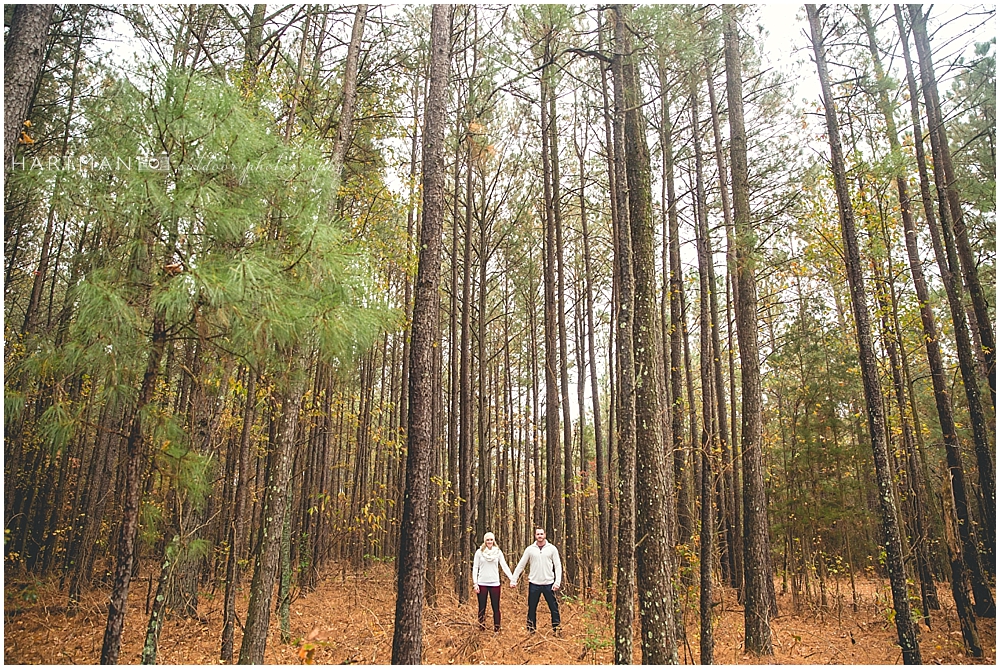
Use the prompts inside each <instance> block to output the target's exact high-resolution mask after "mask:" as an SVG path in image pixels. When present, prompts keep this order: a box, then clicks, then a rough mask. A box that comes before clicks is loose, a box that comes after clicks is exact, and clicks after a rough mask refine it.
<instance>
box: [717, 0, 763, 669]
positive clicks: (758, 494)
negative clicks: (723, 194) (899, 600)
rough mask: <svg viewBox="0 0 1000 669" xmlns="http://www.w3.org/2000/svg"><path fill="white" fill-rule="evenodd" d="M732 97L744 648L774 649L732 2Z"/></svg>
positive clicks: (752, 248) (753, 245)
mask: <svg viewBox="0 0 1000 669" xmlns="http://www.w3.org/2000/svg"><path fill="white" fill-rule="evenodd" d="M725 53H726V103H727V106H728V108H729V141H730V148H729V151H730V154H729V155H730V165H731V168H732V171H733V245H734V247H735V256H736V286H735V290H734V293H735V295H736V335H737V341H738V344H739V347H740V375H741V379H742V382H741V391H742V394H741V396H742V406H741V409H742V410H741V412H740V413H741V416H742V427H741V429H740V435H741V438H742V444H741V450H742V451H743V454H742V455H743V500H742V503H743V587H744V593H743V607H744V648H746V649H747V650H749V651H750V652H752V653H756V654H758V655H773V654H774V648H773V646H772V642H771V627H770V624H769V623H770V614H771V601H772V600H773V598H774V595H773V590H774V583H773V580H772V579H773V573H774V572H773V569H772V566H771V538H770V527H769V522H768V517H767V496H766V488H765V485H764V458H763V415H762V414H763V412H762V398H761V384H760V353H759V350H758V346H757V330H758V325H759V324H758V320H757V282H756V277H755V274H756V252H757V238H756V234H755V232H754V228H753V225H752V222H751V220H750V180H749V172H748V168H747V135H746V128H745V126H744V123H743V75H742V72H741V67H742V66H741V62H742V61H741V60H740V41H739V32H738V26H737V22H736V12H735V8H733V7H727V8H726V21H725Z"/></svg>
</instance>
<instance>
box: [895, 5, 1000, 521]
mask: <svg viewBox="0 0 1000 669" xmlns="http://www.w3.org/2000/svg"><path fill="white" fill-rule="evenodd" d="M908 7H909V10H910V23H911V26H912V28H913V41H914V43H915V44H916V47H917V56H918V58H919V61H920V79H921V82H922V84H923V93H924V103H925V105H926V108H927V116H928V126H929V127H928V132H929V133H930V136H931V141H932V143H933V141H934V138H935V137H936V138H937V143H938V145H939V149H936V150H935V156H938V157H939V159H940V167H941V174H942V176H943V177H944V179H943V180H938V182H937V184H938V197H939V198H941V199H942V200H944V199H945V198H946V199H947V206H948V210H949V212H950V214H951V218H950V221H951V225H952V229H953V231H954V245H955V247H956V249H957V251H958V259H959V260H960V261H961V270H962V276H963V278H964V279H965V286H966V288H967V289H968V291H969V297H970V298H971V300H972V309H973V313H974V314H975V326H976V329H977V330H978V332H979V336H980V339H981V341H982V346H983V353H984V355H985V357H986V369H987V374H988V379H987V380H988V381H989V385H990V394H991V396H992V400H993V404H994V406H996V393H997V384H996V344H995V338H994V336H993V319H992V318H991V317H990V314H989V307H988V303H987V301H986V297H985V295H984V293H983V287H982V283H981V282H980V280H979V269H978V264H977V262H976V258H975V256H974V254H973V252H972V247H971V246H970V245H969V237H968V233H967V231H966V226H965V216H964V214H963V212H962V204H961V198H960V195H959V192H958V180H957V179H956V178H955V169H954V167H953V165H952V160H951V149H950V147H949V145H948V132H947V129H946V128H945V125H944V118H943V116H942V112H941V103H940V101H939V99H938V91H937V78H936V77H935V76H934V64H933V59H932V57H931V43H930V39H929V38H928V36H927V16H926V15H925V14H924V13H923V10H922V9H921V7H920V5H909V6H908ZM929 11H930V10H928V13H929ZM935 167H937V161H935ZM935 174H937V170H936V169H935ZM941 206H942V209H943V208H944V207H945V205H944V203H942V205H941ZM943 219H944V216H942V224H944V221H943ZM976 454H977V456H980V457H981V458H982V457H983V456H982V455H980V452H979V448H978V444H977V448H976ZM986 455H987V456H988V452H987V453H986ZM984 462H985V461H984ZM987 464H990V465H991V466H989V467H987V469H988V470H989V474H988V476H989V477H990V480H989V481H987V483H988V484H989V485H990V486H991V487H990V488H987V487H986V486H985V485H984V487H983V491H984V494H986V496H987V500H992V504H993V505H994V506H995V504H996V494H995V488H996V484H995V482H994V481H993V480H992V472H993V467H992V463H987ZM980 476H983V474H982V473H981V474H980ZM992 522H993V521H992V520H991V521H990V523H991V524H992Z"/></svg>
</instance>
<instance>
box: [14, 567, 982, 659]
mask: <svg viewBox="0 0 1000 669" xmlns="http://www.w3.org/2000/svg"><path fill="white" fill-rule="evenodd" d="M151 571H152V570H151V569H149V570H147V569H145V568H144V569H143V572H142V574H141V576H140V578H139V579H138V580H135V581H133V586H132V589H131V593H130V595H129V610H128V614H127V618H126V621H125V630H124V633H123V639H122V649H121V657H120V662H122V663H128V664H138V662H139V659H140V654H141V650H142V643H143V638H144V635H145V629H146V622H147V620H148V614H147V613H146V612H145V611H146V601H147V599H148V598H149V593H148V589H149V587H148V586H149V580H148V578H149V574H150V573H151ZM247 582H249V579H248V581H247ZM153 583H155V576H154V578H153ZM857 586H858V587H857V589H858V597H859V599H858V611H857V612H855V611H854V610H853V608H852V599H853V598H852V595H851V589H850V583H849V582H848V581H846V580H845V581H843V582H842V583H841V584H840V590H839V593H840V594H839V595H838V594H837V590H836V589H835V586H833V589H832V591H831V592H830V593H829V594H828V603H829V606H828V607H827V610H825V611H823V610H820V608H819V607H813V606H809V605H808V604H806V603H805V601H804V598H803V599H802V600H801V601H800V602H799V606H797V607H796V606H795V605H794V604H793V601H792V597H791V595H781V596H779V598H778V606H779V609H780V615H779V616H778V617H777V618H775V619H774V620H773V622H772V630H773V631H774V651H775V655H774V657H773V658H769V659H768V662H769V663H775V664H898V663H900V662H901V660H902V658H901V653H900V650H899V648H898V647H897V646H896V645H895V643H894V641H895V635H896V632H895V626H894V625H892V624H891V623H890V618H889V613H891V607H890V605H889V601H890V600H889V591H888V584H887V583H884V582H880V581H874V580H862V581H858V583H857ZM777 590H778V592H780V591H781V587H780V583H778V588H777ZM938 593H939V595H940V597H941V600H942V601H941V604H942V610H941V611H935V612H932V626H933V629H931V630H928V629H927V628H926V627H924V626H923V625H921V626H920V649H921V653H922V655H923V660H924V662H925V663H927V664H931V663H934V664H970V663H973V662H976V663H980V664H990V665H993V664H995V663H996V622H995V620H993V619H979V621H978V627H979V634H980V641H981V644H982V646H983V650H984V653H985V657H984V658H983V659H981V660H978V661H974V660H972V659H971V658H968V657H966V656H965V655H964V653H963V650H962V637H961V632H960V628H959V623H958V618H957V615H956V613H955V606H954V603H953V601H952V599H951V592H950V588H948V587H947V585H946V584H939V586H938ZM247 595H248V593H247V592H246V591H244V592H243V593H241V594H240V597H239V602H238V606H237V608H238V617H239V619H240V620H241V621H242V620H243V619H244V617H245V611H246V603H247ZM106 602H107V592H106V591H104V590H96V589H95V590H93V591H91V592H88V593H85V594H84V596H83V597H82V598H81V602H80V607H79V609H78V611H77V613H76V615H75V616H72V617H69V616H67V614H66V593H65V591H60V590H59V589H58V580H57V579H56V580H53V581H51V582H41V581H36V580H20V579H17V578H16V577H15V576H13V575H10V574H8V577H7V580H6V583H5V587H4V630H3V633H4V657H3V662H4V664H95V663H97V662H98V661H99V659H100V651H101V640H102V637H103V632H104V624H105V621H106V617H107V604H106ZM526 607H527V586H526V584H525V583H524V581H523V580H522V583H521V584H520V585H519V586H518V588H517V589H515V590H511V589H510V588H506V587H505V588H504V589H503V595H502V597H501V612H502V616H503V625H502V628H503V629H502V630H501V631H500V632H499V633H494V632H493V631H492V629H491V630H489V631H480V630H479V629H478V625H477V624H476V604H475V595H474V594H472V595H471V600H470V601H469V602H468V603H467V604H464V605H459V604H458V602H457V600H456V599H455V597H454V596H453V595H452V593H451V590H450V588H449V589H448V590H447V592H442V593H439V596H438V601H437V606H434V607H430V606H429V607H427V608H426V609H425V611H424V649H425V650H424V661H425V663H427V664H445V665H446V664H509V665H514V664H608V663H611V661H612V660H613V648H612V628H613V625H614V619H613V615H612V613H611V610H610V608H609V607H607V606H606V605H604V604H603V603H601V602H598V601H582V600H572V599H564V600H563V601H562V602H561V603H560V611H561V613H562V622H563V629H562V630H560V632H559V633H557V634H553V633H552V631H551V627H550V626H549V625H548V621H549V617H548V611H547V609H546V606H545V603H544V600H543V601H542V602H541V603H540V604H539V612H538V614H539V615H538V623H539V631H538V632H537V633H535V634H529V633H528V632H527V631H526V630H525V628H524V616H525V611H526ZM796 609H797V610H796ZM715 610H716V616H717V617H716V623H715V661H716V663H719V664H756V663H759V661H758V660H755V659H754V658H753V657H751V656H749V655H745V654H744V653H743V651H742V647H741V646H742V638H743V613H742V608H741V607H740V606H738V605H737V603H736V601H735V592H734V591H733V590H725V591H724V592H723V597H722V601H721V602H720V603H719V604H718V605H717V606H716V607H715ZM394 611H395V571H394V569H393V567H392V566H391V565H387V564H374V565H370V566H368V567H366V568H365V569H364V570H363V571H361V572H357V573H355V572H352V571H350V570H349V569H344V570H340V569H339V568H338V569H337V570H333V571H330V572H328V575H327V576H326V578H325V579H323V580H322V581H321V582H320V584H319V586H318V587H317V588H316V590H314V591H312V592H309V593H299V594H298V596H297V597H296V598H295V600H294V601H293V602H292V605H291V631H292V643H290V644H282V643H281V642H280V634H279V631H278V629H277V617H276V616H273V617H272V619H271V620H272V623H271V635H270V639H269V642H268V644H267V653H266V656H265V661H266V662H267V663H268V664H297V663H299V662H301V661H302V659H301V658H300V653H301V652H303V651H304V650H306V649H309V648H311V649H312V652H313V654H314V657H313V658H312V659H313V661H314V662H315V663H317V664H354V663H357V664H388V663H389V661H390V657H391V648H392V622H393V616H394ZM697 611H698V600H697V593H696V591H694V590H692V592H691V597H690V600H689V601H688V602H687V603H686V605H685V612H686V613H685V618H686V623H687V630H688V639H687V643H686V644H683V645H682V649H681V661H682V662H684V663H692V661H695V660H696V659H697V654H698V617H697V616H698V613H697ZM199 612H200V616H201V617H200V619H180V618H174V619H168V620H167V621H166V622H165V623H164V626H163V631H162V633H161V636H160V647H159V657H158V661H159V663H160V664H219V639H220V636H221V631H222V592H221V590H220V591H216V592H215V593H210V592H205V593H203V594H202V596H201V602H200V609H199ZM487 616H489V612H487ZM637 618H638V616H637ZM488 622H489V619H488ZM637 632H638V623H637ZM308 637H312V639H311V641H309V642H306V641H304V639H305V638H308ZM638 638H639V637H638V633H637V634H636V641H637V643H636V650H635V660H636V662H638V661H639V660H640V655H639V649H638ZM239 642H240V633H239V631H237V634H236V649H237V652H238V650H239ZM307 643H308V644H309V645H306V644H307Z"/></svg>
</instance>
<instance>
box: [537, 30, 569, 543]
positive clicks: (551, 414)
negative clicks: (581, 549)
mask: <svg viewBox="0 0 1000 669" xmlns="http://www.w3.org/2000/svg"><path fill="white" fill-rule="evenodd" d="M550 58H551V44H550V43H549V42H548V41H546V43H545V54H544V60H545V62H548V61H549V59H550ZM548 69H549V66H546V67H545V68H543V70H542V78H541V120H542V180H543V197H544V200H545V236H544V241H543V247H544V253H545V259H544V262H543V267H544V273H545V277H544V283H545V315H544V330H545V464H546V473H545V504H546V510H545V511H546V513H545V523H546V528H545V529H546V530H547V532H548V536H549V541H551V542H552V543H554V544H556V545H558V544H559V543H561V542H562V540H563V531H564V529H565V528H564V508H563V504H562V503H561V502H562V496H563V490H562V478H563V472H562V469H563V462H562V449H561V448H560V446H561V444H560V441H559V401H560V398H559V385H558V383H559V382H558V378H559V377H558V374H557V371H556V366H557V365H558V364H559V316H558V312H557V309H558V305H557V302H556V274H557V269H556V263H557V260H556V221H555V204H554V198H555V194H554V193H553V192H552V186H553V180H552V158H551V155H552V151H551V140H552V133H551V130H550V129H549V124H550V123H552V120H551V118H550V107H549V96H550V95H552V91H551V89H550V82H549V76H548Z"/></svg>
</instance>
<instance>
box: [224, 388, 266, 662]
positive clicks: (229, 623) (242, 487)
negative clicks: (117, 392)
mask: <svg viewBox="0 0 1000 669" xmlns="http://www.w3.org/2000/svg"><path fill="white" fill-rule="evenodd" d="M256 394H257V371H256V370H254V369H248V370H247V399H246V404H245V405H244V409H243V426H242V427H241V428H240V451H239V456H238V458H239V459H238V464H237V467H236V470H237V474H236V490H235V493H234V499H235V510H234V511H233V518H232V522H231V526H230V528H229V556H228V560H227V562H226V592H225V601H224V604H223V609H222V611H223V613H222V619H223V625H222V649H221V651H220V654H219V656H220V659H221V660H222V661H223V662H225V663H227V664H232V662H233V630H234V627H235V624H234V623H235V620H236V588H237V586H238V585H239V582H240V580H241V576H242V574H240V571H239V569H238V565H239V561H240V555H241V554H242V549H243V544H244V538H245V536H246V522H245V516H246V513H247V495H248V488H249V481H248V475H249V468H250V467H249V465H250V430H251V429H252V427H253V422H254V416H255V415H256V405H257V398H256Z"/></svg>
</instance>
